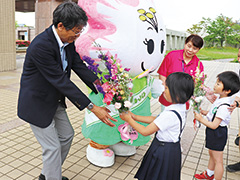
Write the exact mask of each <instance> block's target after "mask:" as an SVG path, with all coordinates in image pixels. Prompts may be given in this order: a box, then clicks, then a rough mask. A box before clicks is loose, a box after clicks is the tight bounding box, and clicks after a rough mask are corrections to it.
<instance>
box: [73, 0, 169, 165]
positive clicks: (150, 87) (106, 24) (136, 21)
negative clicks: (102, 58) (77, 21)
mask: <svg viewBox="0 0 240 180" xmlns="http://www.w3.org/2000/svg"><path fill="white" fill-rule="evenodd" d="M155 1H158V0H155ZM78 4H79V6H80V7H82V8H83V9H84V10H85V11H86V13H87V16H88V18H89V20H88V25H87V27H86V29H85V31H84V33H83V34H81V36H80V37H79V38H78V39H77V41H76V48H77V52H78V53H79V54H80V55H81V57H82V56H84V55H85V56H90V57H91V58H97V56H98V53H97V52H96V48H95V47H94V45H93V41H94V42H95V43H97V44H99V45H101V47H102V50H103V51H106V52H107V51H109V52H110V53H111V54H112V55H115V54H117V57H118V58H119V59H121V64H122V66H123V67H126V68H130V71H129V74H130V76H131V77H132V78H133V77H135V76H137V75H139V74H141V73H143V72H144V71H146V70H147V69H149V70H148V72H149V74H148V75H146V76H144V77H142V78H136V79H135V80H133V88H132V90H131V91H132V93H133V95H132V97H131V102H132V106H131V108H130V111H132V112H133V113H135V114H138V115H143V116H150V115H151V111H150V98H151V97H154V98H158V97H159V96H160V95H161V93H162V92H163V91H164V87H163V85H162V82H161V81H160V80H159V79H158V78H153V77H152V76H151V75H150V74H151V72H153V71H155V70H156V69H157V68H158V67H159V65H160V64H161V62H162V60H163V58H164V54H165V47H166V46H165V45H166V29H165V26H164V24H163V21H162V19H161V16H160V14H159V11H158V10H157V5H156V4H155V3H154V0H79V1H78ZM89 98H90V99H91V101H92V102H93V103H94V104H96V105H98V106H106V107H107V108H108V109H109V110H111V113H110V115H111V116H112V117H114V118H115V119H117V120H118V121H117V122H113V123H114V124H115V125H116V126H115V127H109V126H107V125H106V124H104V123H102V122H101V121H100V120H99V119H97V117H96V116H95V115H94V114H93V113H91V111H89V110H86V112H85V119H84V123H83V125H82V133H83V135H84V136H85V138H89V139H91V142H90V143H89V145H88V147H87V159H88V160H89V161H90V162H91V163H92V164H94V165H97V166H100V167H109V166H112V165H113V164H114V161H115V155H118V156H131V155H134V154H135V153H136V146H141V145H144V144H146V143H147V142H149V140H150V136H147V137H144V136H142V135H141V134H138V133H137V132H136V131H135V130H134V129H133V128H131V127H130V126H129V125H128V124H127V123H125V122H124V121H123V120H121V119H120V118H119V112H118V111H117V110H116V109H115V108H114V105H112V104H111V105H106V104H105V103H103V95H102V94H100V93H98V94H94V93H93V92H90V94H89Z"/></svg>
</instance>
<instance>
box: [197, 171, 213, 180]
mask: <svg viewBox="0 0 240 180" xmlns="http://www.w3.org/2000/svg"><path fill="white" fill-rule="evenodd" d="M194 177H195V178H196V179H211V180H213V179H214V175H212V176H209V175H208V174H207V171H204V172H202V173H201V174H195V175H194Z"/></svg>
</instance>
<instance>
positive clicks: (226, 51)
mask: <svg viewBox="0 0 240 180" xmlns="http://www.w3.org/2000/svg"><path fill="white" fill-rule="evenodd" d="M237 54H238V49H237V48H231V47H226V48H215V47H214V48H202V49H201V50H200V51H199V52H198V53H197V56H198V58H199V59H200V60H215V59H234V60H233V61H234V62H237Z"/></svg>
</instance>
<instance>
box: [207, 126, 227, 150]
mask: <svg viewBox="0 0 240 180" xmlns="http://www.w3.org/2000/svg"><path fill="white" fill-rule="evenodd" d="M227 134H228V129H227V126H223V127H222V126H218V128H217V129H210V128H208V127H207V128H206V146H205V147H206V148H208V149H211V150H215V151H223V150H224V147H225V145H226V143H227Z"/></svg>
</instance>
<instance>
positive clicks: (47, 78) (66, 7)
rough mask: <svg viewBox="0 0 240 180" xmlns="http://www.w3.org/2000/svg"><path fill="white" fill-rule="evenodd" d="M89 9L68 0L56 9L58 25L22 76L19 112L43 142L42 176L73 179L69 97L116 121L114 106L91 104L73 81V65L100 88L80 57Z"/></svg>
mask: <svg viewBox="0 0 240 180" xmlns="http://www.w3.org/2000/svg"><path fill="white" fill-rule="evenodd" d="M87 20H88V18H87V16H86V13H85V12H84V11H83V10H82V8H80V7H79V6H78V5H77V4H76V3H73V2H65V3H62V4H60V5H59V6H58V7H57V8H56V9H55V10H54V12H53V25H51V26H50V27H49V28H48V29H46V30H45V31H44V32H42V33H41V34H39V35H38V36H36V38H35V39H34V40H33V41H32V42H31V44H30V46H29V47H28V50H27V53H26V58H25V62H24V66H23V72H22V77H21V86H20V92H19V99H18V116H19V117H20V118H21V119H23V120H24V121H26V122H28V123H30V126H31V128H32V131H33V133H34V135H35V137H36V139H37V140H38V142H39V143H40V145H41V146H42V151H43V152H42V156H43V158H42V159H43V168H42V172H41V174H40V176H39V180H44V179H47V180H62V179H65V180H67V178H66V177H62V164H63V162H64V160H65V158H66V156H67V154H68V152H69V149H70V146H71V143H72V139H73V136H74V131H73V128H72V125H71V123H70V122H69V119H68V116H67V113H66V111H65V109H66V104H65V97H67V98H68V99H69V100H70V101H71V102H72V103H73V104H74V105H75V106H76V107H77V108H78V109H79V110H83V109H84V108H86V107H87V108H88V109H89V110H90V111H92V112H93V113H94V114H95V115H96V116H97V117H98V118H99V119H100V120H101V121H102V122H104V123H106V124H107V125H109V126H114V124H113V123H112V122H111V121H110V120H109V119H111V120H113V121H116V120H115V119H113V118H112V117H111V116H110V115H109V114H108V113H109V110H108V109H106V108H103V107H99V106H96V105H94V104H93V103H91V101H90V100H89V99H88V97H87V96H86V95H85V94H84V93H83V92H82V91H81V90H80V89H79V88H78V87H77V86H76V85H75V84H74V83H73V82H72V81H71V80H70V73H71V70H73V71H74V72H75V73H76V74H77V75H78V76H79V78H81V80H82V81H83V82H84V83H85V84H86V85H87V86H88V87H89V88H90V89H91V90H92V91H93V92H95V93H97V90H96V88H95V86H94V83H95V84H96V83H98V82H100V81H99V80H98V78H97V76H95V75H94V74H93V73H92V72H91V71H90V70H89V69H88V68H87V67H86V65H85V64H84V63H83V61H82V60H81V59H80V56H79V54H78V53H77V52H76V50H75V45H74V41H75V40H76V38H78V37H79V36H80V34H81V32H82V30H83V28H84V26H86V24H87Z"/></svg>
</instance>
